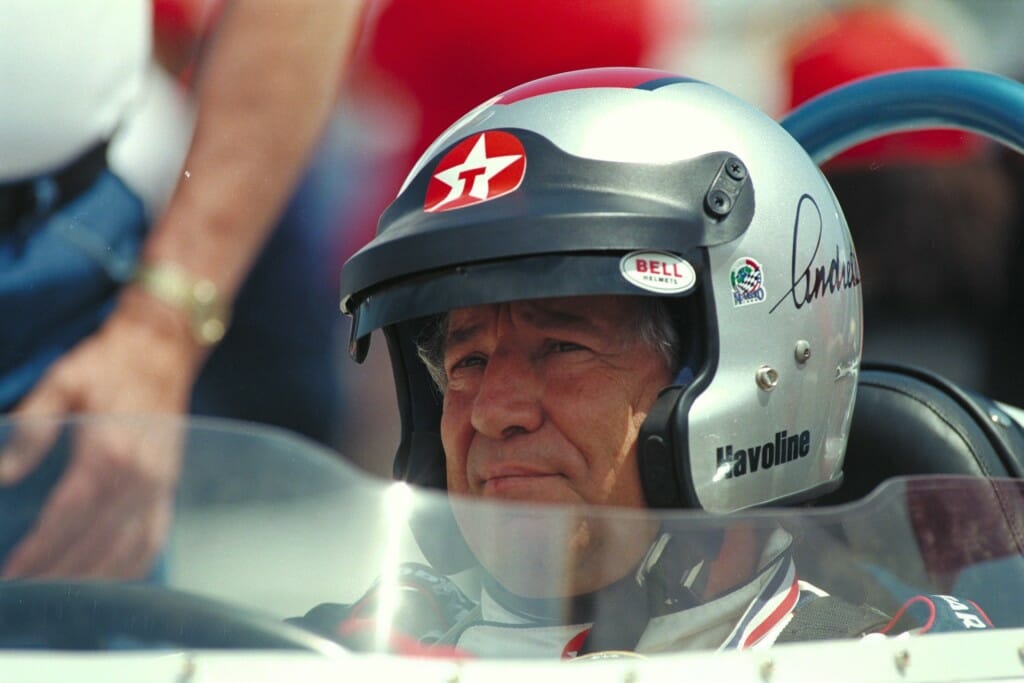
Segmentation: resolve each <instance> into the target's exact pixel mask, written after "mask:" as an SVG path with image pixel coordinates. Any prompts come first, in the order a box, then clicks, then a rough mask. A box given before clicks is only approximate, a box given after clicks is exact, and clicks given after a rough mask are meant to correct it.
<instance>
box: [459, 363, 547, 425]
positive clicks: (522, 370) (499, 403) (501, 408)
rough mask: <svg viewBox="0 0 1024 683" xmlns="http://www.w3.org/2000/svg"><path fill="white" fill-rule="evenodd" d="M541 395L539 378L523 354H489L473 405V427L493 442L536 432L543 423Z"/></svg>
mask: <svg viewBox="0 0 1024 683" xmlns="http://www.w3.org/2000/svg"><path fill="white" fill-rule="evenodd" d="M541 392H542V383H541V381H540V378H539V377H538V376H537V374H536V369H535V368H534V367H533V366H532V363H530V360H529V359H528V358H527V357H526V356H525V354H522V353H516V352H501V353H497V354H494V355H492V356H491V358H489V359H488V361H487V367H486V368H485V370H484V376H483V379H482V382H481V384H480V390H479V391H478V392H477V394H476V398H475V400H474V402H473V415H472V418H471V419H472V423H473V428H474V429H475V430H476V431H478V432H479V433H481V434H483V435H485V436H489V437H491V438H494V439H503V438H507V437H509V436H513V435H515V434H519V433H524V432H532V431H534V430H536V429H538V428H539V427H540V426H541V424H542V422H543V420H544V412H543V409H542V407H541Z"/></svg>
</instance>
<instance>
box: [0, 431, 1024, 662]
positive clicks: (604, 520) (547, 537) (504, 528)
mask: <svg viewBox="0 0 1024 683" xmlns="http://www.w3.org/2000/svg"><path fill="white" fill-rule="evenodd" d="M19 430H20V432H19ZM26 430H35V432H32V433H35V434H48V435H51V436H56V435H58V434H59V435H60V437H59V438H58V440H57V441H56V444H55V446H54V447H53V449H52V452H51V453H50V455H49V456H48V460H47V462H52V463H55V464H54V465H53V467H55V468H56V469H58V470H59V469H60V468H61V467H64V466H65V463H64V461H66V460H67V459H68V458H74V457H75V455H74V453H75V448H77V447H79V446H77V445H76V444H80V443H81V442H82V438H81V437H82V434H83V433H87V432H89V430H92V433H96V432H97V431H98V430H101V431H102V433H103V434H104V435H105V436H106V437H108V438H109V440H108V441H107V443H114V442H120V443H125V444H130V445H131V448H136V449H146V450H148V451H150V452H151V453H152V454H154V455H157V456H159V457H166V458H172V459H173V458H174V457H176V456H175V454H181V467H180V473H179V476H178V479H177V482H178V483H177V489H176V492H175V495H174V510H173V513H172V518H171V519H172V523H171V525H170V529H169V531H168V532H167V535H166V538H165V539H164V541H163V547H162V551H161V554H160V556H159V558H158V559H157V562H156V564H155V565H154V567H153V568H152V570H151V571H150V573H149V575H148V577H147V578H146V579H144V580H143V581H141V582H124V583H117V582H112V581H106V580H100V581H97V580H95V577H93V578H92V579H91V580H89V581H82V580H81V579H82V577H74V576H72V577H61V578H53V577H36V578H22V579H18V580H10V581H5V582H2V583H0V607H2V609H0V615H2V617H0V630H2V633H0V637H2V639H3V642H4V644H5V645H6V646H8V647H11V646H16V647H24V646H26V645H31V646H33V647H53V648H63V647H72V648H117V647H125V646H126V644H129V645H130V646H132V647H145V648H154V647H155V648H166V647H181V646H186V647H200V648H201V647H216V648H224V647H245V648H262V647H267V648H279V647H297V648H305V649H314V650H319V651H322V652H330V651H334V650H332V647H336V646H335V645H334V643H337V644H340V645H341V646H342V647H343V648H344V649H345V650H349V651H357V652H388V653H394V654H412V655H417V656H423V655H427V656H440V657H484V658H490V657H537V658H568V657H576V656H581V655H587V654H592V653H600V652H608V651H617V652H641V653H650V654H653V653H663V652H678V651H686V650H724V649H740V648H747V647H760V646H765V645H770V644H781V643H786V642H794V641H800V640H813V639H824V638H851V637H861V636H863V635H864V634H865V633H877V632H881V633H887V634H890V635H895V634H897V633H903V632H915V633H925V632H936V633H937V632H942V631H950V630H968V631H970V630H984V629H989V628H992V627H995V628H1000V627H1019V626H1024V590H1022V588H1024V561H1022V557H1021V548H1022V547H1024V482H1019V481H1002V480H984V479H969V478H957V477H948V478H947V477H940V478H927V479H903V480H893V481H890V482H888V483H887V484H886V485H884V486H883V487H882V488H880V489H878V490H877V491H875V492H874V493H873V494H872V495H871V496H870V497H868V498H867V499H865V500H863V501H859V502H857V503H856V504H851V505H848V506H843V507H837V508H814V507H806V508H800V509H770V510H758V511H756V512H751V513H747V514H736V515H730V516H727V517H722V516H710V515H707V514H702V513H698V512H694V511H654V510H643V511H639V510H622V509H590V508H570V507H561V506H524V505H514V504H499V503H495V502H491V501H483V500H473V499H467V498H459V499H452V500H449V498H448V497H447V496H444V495H442V494H440V493H438V492H433V491H423V490H416V489H413V488H411V487H409V486H407V485H404V484H399V483H392V482H388V481H384V480H381V479H379V478H376V477H372V476H370V475H367V474H365V473H363V472H361V471H359V470H358V469H356V468H355V467H354V466H352V465H351V464H349V463H348V462H346V461H345V460H344V459H343V458H341V457H340V456H338V455H337V454H335V453H333V452H330V451H327V450H325V449H323V448H320V447H319V446H316V445H314V444H312V443H311V442H308V441H305V440H303V439H300V438H298V437H294V436H291V435H289V434H287V433H284V432H281V431H277V430H272V429H267V428H262V427H255V426H252V425H243V424H239V423H230V422H219V421H207V420H193V421H178V420H172V419H168V418H160V419H157V418H152V419H141V418H131V419H129V418H122V419H115V418H88V419H82V420H77V421H71V422H48V423H40V422H33V423H22V424H18V423H13V422H11V421H6V422H3V423H2V424H0V437H2V440H3V443H4V445H5V446H6V445H9V444H10V443H11V442H12V439H13V438H14V437H13V435H14V434H16V433H21V434H26V433H29V432H28V431H26ZM115 436H116V437H118V438H111V437H115ZM13 493H14V491H13V490H12V489H11V488H10V487H8V488H6V489H4V490H3V496H2V497H0V502H2V504H3V506H4V508H5V509H4V516H5V518H6V519H7V520H8V521H9V522H10V520H18V519H21V520H23V521H24V522H25V523H26V524H28V525H29V526H28V527H27V528H31V520H32V516H33V515H34V514H36V508H33V507H32V506H31V504H30V503H28V502H26V503H25V504H24V506H23V507H20V508H19V507H18V505H19V502H18V498H17V496H15V495H13ZM25 500H27V498H26V499H25ZM12 524H13V523H11V524H8V531H10V529H11V528H13V527H12ZM13 526H16V524H13ZM337 651H338V652H341V651H342V650H341V649H340V648H338V649H337Z"/></svg>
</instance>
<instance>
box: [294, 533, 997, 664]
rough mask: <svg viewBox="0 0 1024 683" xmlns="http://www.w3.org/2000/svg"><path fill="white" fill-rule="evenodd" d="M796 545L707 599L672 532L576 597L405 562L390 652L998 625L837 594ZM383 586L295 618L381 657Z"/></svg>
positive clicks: (771, 538)
mask: <svg viewBox="0 0 1024 683" xmlns="http://www.w3.org/2000/svg"><path fill="white" fill-rule="evenodd" d="M792 543H793V539H792V536H791V535H790V534H789V533H788V532H787V531H785V530H784V529H781V528H779V529H775V530H774V531H772V532H770V533H769V534H768V535H767V538H766V539H765V542H764V545H763V547H762V551H761V554H760V556H759V558H758V562H757V565H756V569H755V571H754V573H753V575H752V576H751V577H750V578H749V579H748V580H746V581H745V582H743V583H741V584H739V585H737V586H735V587H733V588H731V589H730V590H727V591H726V592H724V593H721V594H718V595H715V596H713V597H712V598H711V599H708V600H703V601H702V600H700V599H699V597H698V596H700V595H702V593H703V588H704V586H705V584H706V582H707V580H708V577H709V572H710V563H709V562H707V561H705V560H699V559H698V561H697V562H696V563H690V562H689V560H692V559H693V557H694V556H693V553H692V552H687V551H686V548H685V546H686V544H685V543H684V542H683V541H682V540H681V539H680V538H678V537H675V536H673V535H672V534H671V533H669V532H663V533H662V534H661V535H660V536H659V537H658V538H657V540H656V541H655V542H654V544H653V545H652V546H651V548H650V549H649V551H648V553H647V555H646V556H645V558H644V560H643V561H642V562H641V563H640V564H639V565H638V567H637V569H636V571H635V572H633V573H632V574H630V575H628V576H626V577H624V578H622V579H620V580H619V581H617V582H615V583H613V584H611V585H609V586H607V587H605V588H603V589H601V590H599V591H597V592H596V593H593V594H590V595H584V596H577V597H574V598H573V599H571V600H546V599H532V598H523V597H521V596H517V595H513V594H512V593H510V592H509V591H507V590H506V589H504V588H503V587H502V586H501V585H500V584H498V583H497V582H496V581H495V580H493V579H492V578H489V577H487V576H484V577H483V579H482V581H481V583H482V588H481V591H480V599H479V601H474V600H471V599H470V598H469V597H467V596H466V594H465V593H464V592H463V591H462V590H460V589H459V587H458V586H457V585H456V584H455V583H454V582H453V581H452V580H451V579H450V578H448V577H446V576H442V575H440V574H438V573H437V572H435V571H434V570H432V569H431V568H430V567H427V566H425V565H420V564H406V565H403V566H402V567H401V568H400V570H399V572H398V574H399V579H398V584H399V586H400V588H401V589H402V590H401V594H402V595H403V597H402V599H401V600H400V603H401V604H400V605H399V607H398V608H397V609H396V610H395V612H394V617H393V618H392V619H391V623H390V625H389V627H388V630H389V631H390V632H391V633H392V634H393V636H395V637H393V638H392V640H391V642H390V643H387V644H386V645H385V649H388V650H391V651H396V652H399V653H411V654H430V652H431V650H436V651H438V652H439V653H440V654H443V655H450V654H453V653H454V654H457V655H467V656H480V657H529V658H573V657H578V656H582V655H586V654H590V653H597V652H607V651H616V650H617V651H623V650H627V651H631V652H636V653H640V654H656V653H669V652H679V651H686V650H731V649H745V648H764V647H769V646H771V645H773V644H776V643H780V642H787V641H796V640H814V639H825V638H849V637H860V636H864V635H867V634H870V633H887V634H893V633H899V632H906V631H910V630H914V631H918V632H922V631H927V630H933V631H934V630H956V629H961V628H968V627H975V628H976V627H982V628H986V627H990V626H991V624H990V623H988V620H987V617H984V614H983V613H982V612H981V611H980V609H978V608H977V606H976V605H973V603H970V604H968V601H958V600H956V599H954V598H950V597H949V596H916V597H915V598H913V599H912V600H911V601H908V606H907V609H905V610H900V613H898V614H897V615H896V618H895V619H893V618H890V617H889V616H888V615H886V614H884V613H883V612H881V611H879V610H876V609H873V608H871V607H866V606H857V605H852V604H850V603H848V602H846V601H844V600H841V599H840V598H836V597H834V596H829V595H828V594H827V593H826V592H825V591H822V590H821V589H819V588H817V587H815V586H813V585H811V584H810V583H807V582H805V581H801V580H800V579H799V578H798V577H797V574H796V566H795V563H794V561H793V557H792ZM379 588H380V583H379V582H378V584H375V585H374V586H373V587H371V589H370V590H369V591H368V592H367V593H366V595H365V596H364V597H363V598H362V599H360V600H359V601H357V602H356V603H355V604H354V605H332V604H323V605H319V606H317V607H316V608H314V609H313V610H311V611H310V612H309V613H307V614H306V615H305V616H304V617H301V618H298V619H294V620H291V621H293V623H297V624H299V625H301V626H304V627H306V628H310V629H311V630H314V631H317V632H319V633H322V634H325V635H328V636H330V637H333V638H335V639H338V640H340V641H341V642H342V643H343V644H346V645H348V646H350V647H353V648H354V649H363V648H370V649H377V648H379V647H381V645H380V643H376V644H375V643H372V642H370V640H371V634H374V633H379V629H377V624H376V620H377V619H378V618H379V616H380V615H378V614H377V607H378V606H379V603H378V601H377V597H378V589H379ZM918 607H921V608H925V611H926V612H927V610H928V609H930V610H931V612H930V616H929V615H928V614H925V615H924V617H923V618H918V617H919V615H917V614H911V612H916V611H917V608H918ZM911 608H913V609H911ZM978 615H980V616H978ZM957 616H959V617H960V618H959V619H957V618H955V617H957ZM968 622H970V625H968ZM983 622H984V623H983Z"/></svg>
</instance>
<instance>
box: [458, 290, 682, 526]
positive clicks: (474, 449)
mask: <svg viewBox="0 0 1024 683" xmlns="http://www.w3.org/2000/svg"><path fill="white" fill-rule="evenodd" d="M638 310H639V306H638V305H637V302H636V300H635V299H631V298H629V297H615V296H592V297H572V298H562V299H544V300H537V301H524V302H514V303H510V304H496V305H486V306H474V307H471V308H464V309H459V310H456V311H452V313H451V314H450V317H449V326H448V334H447V337H446V342H445V349H444V368H445V373H446V375H447V378H448V386H447V390H446V393H445V396H444V412H443V416H442V419H441V440H442V442H443V444H444V451H445V457H446V464H447V470H448V490H449V491H450V492H453V493H461V494H469V495H472V496H481V497H485V498H494V499H504V500H516V501H529V502H549V503H586V504H591V505H615V506H624V507H644V506H645V501H644V497H643V491H642V488H641V484H640V477H639V471H638V468H637V465H636V440H637V435H638V434H639V430H640V425H641V423H642V422H643V420H644V418H645V417H646V416H647V411H648V410H649V409H650V407H651V405H652V404H653V403H654V400H655V398H656V397H657V394H658V391H659V390H660V389H661V388H662V387H664V386H665V385H666V384H668V383H669V381H670V380H671V377H670V375H669V368H668V366H667V363H666V361H665V359H664V357H663V356H662V355H661V354H660V353H658V352H657V351H656V350H654V349H653V348H651V347H650V346H649V345H648V344H646V343H644V342H643V341H641V340H640V338H639V334H638V325H637V323H638V313H637V311H638Z"/></svg>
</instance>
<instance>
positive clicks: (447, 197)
mask: <svg viewBox="0 0 1024 683" xmlns="http://www.w3.org/2000/svg"><path fill="white" fill-rule="evenodd" d="M525 173H526V151H525V150H524V149H523V144H522V143H521V142H519V140H518V139H516V137H515V136H514V135H512V134H511V133H506V132H504V131H500V130H492V131H489V132H486V133H480V134H479V135H474V136H472V137H468V138H466V139H465V140H463V141H462V142H460V143H459V144H458V145H456V146H455V147H453V148H452V150H451V151H450V152H448V154H447V155H446V156H445V157H444V158H443V159H441V162H440V163H438V165H437V169H436V170H435V172H434V177H432V178H431V179H430V184H429V185H427V196H426V199H425V200H424V202H423V209H424V210H425V211H429V212H434V211H450V210H452V209H461V208H462V207H464V206H470V205H472V204H478V203H480V202H486V201H489V200H491V199H496V198H497V197H501V196H502V195H506V194H508V193H509V192H513V191H515V189H516V188H518V187H519V185H520V183H522V182H523V176H524V175H525Z"/></svg>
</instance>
